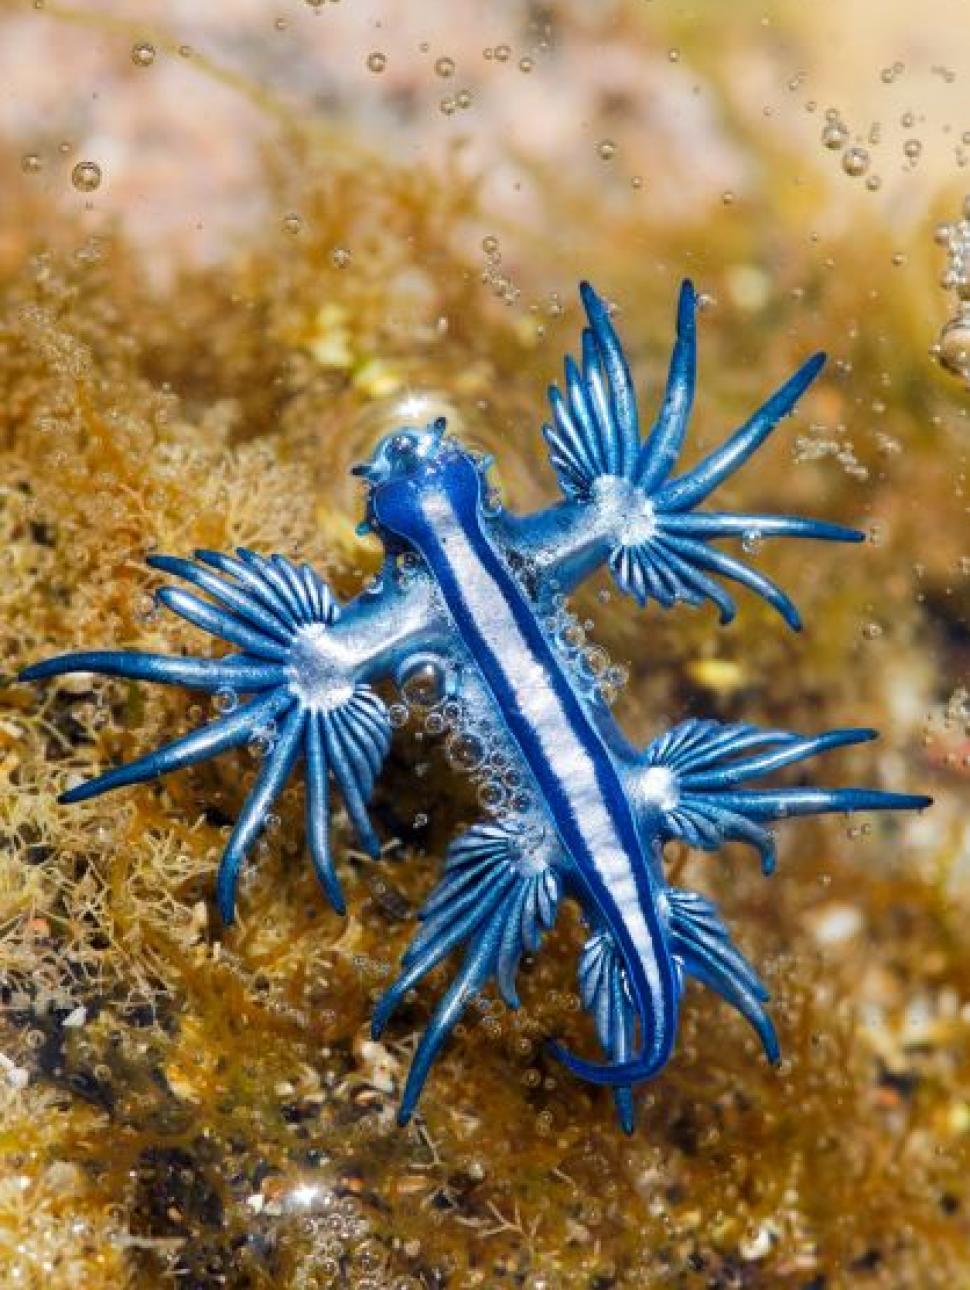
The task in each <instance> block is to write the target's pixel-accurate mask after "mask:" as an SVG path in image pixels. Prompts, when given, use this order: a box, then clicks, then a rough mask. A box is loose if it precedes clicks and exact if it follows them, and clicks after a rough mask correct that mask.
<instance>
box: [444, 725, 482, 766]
mask: <svg viewBox="0 0 970 1290" xmlns="http://www.w3.org/2000/svg"><path fill="white" fill-rule="evenodd" d="M485 753H486V747H485V742H484V740H483V739H480V738H479V737H478V735H475V734H471V733H470V732H468V731H463V732H461V733H457V734H453V735H452V736H451V738H450V739H449V740H448V743H447V744H446V745H445V755H446V756H447V758H448V761H449V762H450V763H451V765H452V766H454V768H455V769H456V770H463V771H472V770H477V769H478V767H479V766H481V764H482V763H483V762H484V760H485Z"/></svg>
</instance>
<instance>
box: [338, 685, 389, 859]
mask: <svg viewBox="0 0 970 1290" xmlns="http://www.w3.org/2000/svg"><path fill="white" fill-rule="evenodd" d="M348 706H349V705H348ZM352 726H353V718H352V717H350V716H348V715H347V709H346V708H337V709H336V710H335V711H333V712H330V713H328V714H327V716H326V719H325V731H326V751H327V758H328V760H329V762H330V766H331V769H332V770H333V773H334V778H335V779H336V781H337V785H338V787H339V788H340V795H341V797H342V798H343V799H344V806H345V807H346V809H347V815H348V816H349V817H350V822H351V824H352V825H353V828H354V831H355V833H356V834H357V838H358V840H359V842H360V845H361V846H362V847H363V849H364V850H365V851H366V852H367V854H368V855H369V856H373V857H375V858H376V857H377V856H379V855H380V853H381V843H380V839H379V838H378V836H377V834H376V832H375V831H374V826H373V825H372V824H371V822H370V816H369V815H368V814H367V801H366V798H365V795H364V793H363V791H362V789H361V781H362V780H363V779H364V777H365V776H369V774H370V771H369V767H368V765H367V763H366V762H365V761H364V760H363V759H362V757H361V755H360V753H359V752H358V751H357V749H356V748H355V747H354V744H353V742H352V741H351V739H350V738H349V737H348V731H349V729H350V728H352Z"/></svg>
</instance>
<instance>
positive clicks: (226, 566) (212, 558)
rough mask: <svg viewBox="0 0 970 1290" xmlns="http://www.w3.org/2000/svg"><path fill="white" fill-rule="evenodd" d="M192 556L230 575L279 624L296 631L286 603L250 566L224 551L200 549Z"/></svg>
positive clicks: (294, 620) (295, 624)
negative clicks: (276, 619)
mask: <svg viewBox="0 0 970 1290" xmlns="http://www.w3.org/2000/svg"><path fill="white" fill-rule="evenodd" d="M193 554H194V556H195V558H196V559H197V560H201V561H202V563H203V564H208V565H211V567H212V568H213V569H218V570H219V572H220V573H227V574H230V575H231V576H232V577H233V578H235V579H236V580H237V582H239V583H241V584H242V585H243V586H244V587H245V588H246V589H247V590H248V591H249V592H251V594H252V595H253V596H254V597H255V598H256V599H257V600H259V601H260V602H261V604H263V605H264V606H265V607H266V608H267V609H268V610H269V611H270V613H271V614H273V615H274V616H275V617H277V618H279V620H280V622H282V623H285V624H286V625H287V626H288V627H290V628H291V629H292V630H293V631H295V630H296V629H297V627H298V626H299V623H297V621H296V619H295V618H294V617H293V614H292V613H291V612H290V610H289V608H288V607H287V605H286V603H285V602H284V601H283V600H282V599H281V598H280V597H279V595H278V594H277V593H276V591H275V589H274V588H273V587H271V586H270V584H269V583H268V582H267V581H266V579H265V578H263V577H261V576H260V574H259V572H258V571H257V570H256V569H254V568H253V567H252V566H251V565H248V564H246V563H245V562H244V561H242V560H240V559H238V558H237V557H236V556H233V555H226V553H225V552H224V551H207V550H205V549H204V548H200V549H198V550H196V551H194V552H193Z"/></svg>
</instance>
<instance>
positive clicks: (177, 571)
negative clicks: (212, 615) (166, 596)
mask: <svg viewBox="0 0 970 1290" xmlns="http://www.w3.org/2000/svg"><path fill="white" fill-rule="evenodd" d="M147 563H148V564H149V565H150V566H151V568H153V569H160V570H161V571H162V572H163V573H170V574H172V575H173V576H174V577H176V578H184V579H185V581H186V582H191V583H192V584H193V585H194V586H196V587H200V588H201V589H202V590H203V591H207V592H208V593H209V595H210V596H214V597H215V598H216V600H220V601H222V603H223V604H224V605H225V606H227V607H228V608H229V609H231V610H232V611H233V612H234V613H236V614H238V615H239V617H240V618H243V619H245V620H246V621H247V622H248V623H249V624H250V625H251V626H253V627H255V628H256V629H257V631H260V632H263V633H264V634H265V635H267V636H272V637H273V638H274V639H275V640H278V641H282V642H283V643H284V644H287V643H288V642H289V641H290V640H291V639H292V637H293V633H292V631H291V630H290V629H289V627H288V626H287V624H286V623H281V622H280V619H279V616H278V615H277V614H273V613H270V612H269V611H268V610H267V609H266V608H265V607H264V606H263V605H261V604H260V603H259V601H258V600H257V599H256V598H255V597H254V596H252V595H249V594H248V593H247V592H245V591H243V590H242V589H241V588H240V587H239V586H237V585H236V584H235V583H234V582H230V581H228V580H227V579H226V578H219V577H217V576H216V575H215V574H214V573H210V572H209V570H208V569H206V568H204V567H200V566H199V565H197V564H193V563H192V561H191V560H183V559H182V558H181V557H180V556H175V555H150V556H149V557H148V560H147Z"/></svg>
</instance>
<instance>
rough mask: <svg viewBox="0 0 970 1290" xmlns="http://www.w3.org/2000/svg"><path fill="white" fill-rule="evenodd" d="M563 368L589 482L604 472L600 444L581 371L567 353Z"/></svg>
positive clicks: (568, 399) (572, 416) (571, 415)
mask: <svg viewBox="0 0 970 1290" xmlns="http://www.w3.org/2000/svg"><path fill="white" fill-rule="evenodd" d="M563 369H564V371H565V374H566V375H565V384H566V399H567V403H568V406H569V413H570V417H571V419H572V422H573V424H574V425H575V426H576V428H577V430H578V431H579V433H580V435H581V437H582V446H583V456H584V459H585V460H586V461H588V462H589V467H590V472H589V476H588V478H587V480H586V482H587V483H589V482H590V481H592V480H593V479H595V478H596V477H597V476H598V475H602V474H604V473H605V471H604V469H603V466H604V462H603V456H602V451H601V444H600V442H599V436H598V435H597V433H596V427H595V425H594V423H593V419H592V416H591V415H590V410H589V407H588V405H587V401H586V391H585V386H584V384H583V376H582V373H581V372H580V370H579V368H578V367H577V366H576V363H575V362H574V360H573V358H572V356H571V355H569V354H567V355H566V358H565V361H564V363H563Z"/></svg>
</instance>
